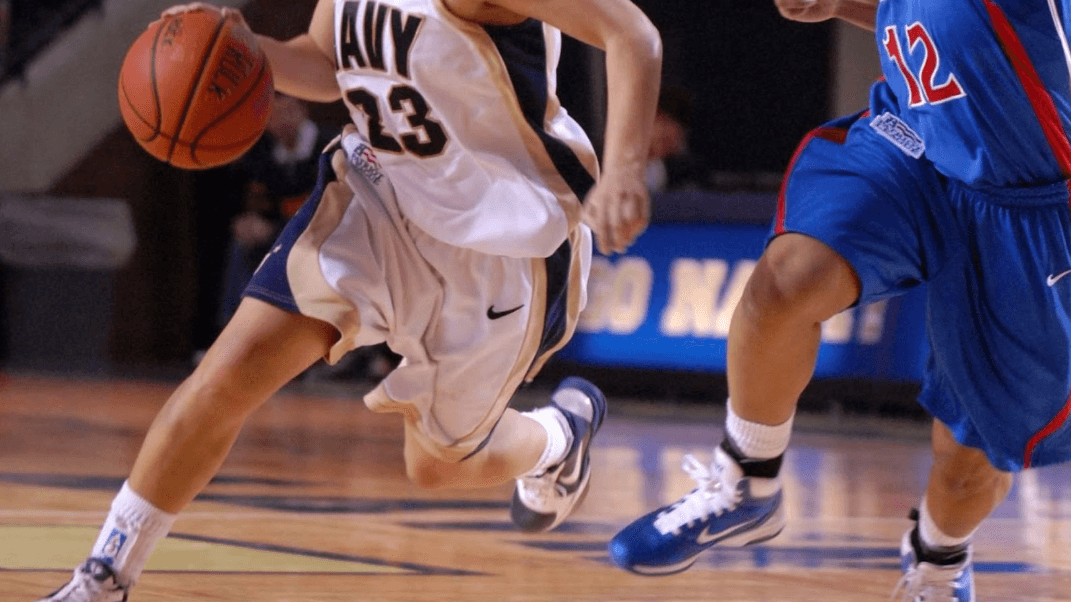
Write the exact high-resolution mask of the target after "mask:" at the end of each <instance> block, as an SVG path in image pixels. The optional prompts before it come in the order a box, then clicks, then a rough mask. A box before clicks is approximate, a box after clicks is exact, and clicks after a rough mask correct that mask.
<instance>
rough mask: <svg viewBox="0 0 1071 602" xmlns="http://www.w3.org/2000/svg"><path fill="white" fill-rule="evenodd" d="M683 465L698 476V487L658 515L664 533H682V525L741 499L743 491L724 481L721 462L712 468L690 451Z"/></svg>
mask: <svg viewBox="0 0 1071 602" xmlns="http://www.w3.org/2000/svg"><path fill="white" fill-rule="evenodd" d="M681 467H682V468H683V469H684V472H686V473H688V476H690V477H692V479H694V480H695V482H696V488H695V489H693V490H692V492H691V493H689V494H688V495H686V496H684V498H682V499H681V500H680V501H679V502H677V504H676V505H674V506H673V507H671V508H669V509H668V510H666V511H665V512H663V513H662V514H660V515H658V518H656V519H655V521H654V527H655V529H658V532H659V533H662V534H663V535H665V534H666V533H674V534H675V533H678V532H679V531H680V529H681V527H690V526H692V525H693V524H695V522H696V521H701V520H704V519H706V518H707V517H708V516H710V515H711V514H713V515H714V516H720V515H721V514H722V513H723V512H725V511H727V510H732V509H734V508H736V506H737V504H739V503H740V493H739V492H738V491H737V490H736V487H730V486H727V485H726V484H724V483H722V479H721V477H722V472H723V470H722V467H721V466H720V465H718V464H713V465H711V466H710V467H709V468H708V467H707V466H706V465H704V464H702V463H701V462H700V461H699V460H697V459H696V458H695V456H693V455H692V454H687V455H686V456H684V460H683V461H682V462H681Z"/></svg>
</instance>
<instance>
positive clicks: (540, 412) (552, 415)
mask: <svg viewBox="0 0 1071 602" xmlns="http://www.w3.org/2000/svg"><path fill="white" fill-rule="evenodd" d="M521 414H522V415H523V416H527V417H528V418H531V419H532V420H535V421H536V422H538V423H539V424H540V425H541V426H542V427H543V429H544V430H545V431H547V445H546V447H544V448H543V454H542V455H540V456H539V461H538V462H536V465H535V466H533V467H532V469H531V470H529V471H528V472H527V473H525V474H524V475H523V476H539V475H541V474H543V473H544V472H546V470H547V469H548V468H550V467H551V466H553V465H555V464H557V463H558V462H560V461H561V460H562V458H564V457H565V454H566V453H567V452H568V451H569V447H570V446H571V445H572V444H573V441H572V439H573V437H572V431H570V430H569V423H568V422H567V421H566V420H565V416H563V415H562V413H561V411H559V410H558V409H557V408H554V407H550V406H546V407H542V408H537V409H535V410H532V411H530V412H522V413H521Z"/></svg>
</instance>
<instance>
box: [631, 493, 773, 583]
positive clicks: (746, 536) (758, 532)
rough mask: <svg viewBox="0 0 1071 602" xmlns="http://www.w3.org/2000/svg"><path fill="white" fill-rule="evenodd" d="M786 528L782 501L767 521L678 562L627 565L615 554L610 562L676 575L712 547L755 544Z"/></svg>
mask: <svg viewBox="0 0 1071 602" xmlns="http://www.w3.org/2000/svg"><path fill="white" fill-rule="evenodd" d="M771 528H772V529H773V530H772V531H771V530H770V529H771ZM784 529H785V506H784V503H783V501H782V503H781V504H778V506H777V508H776V509H775V510H774V511H773V512H772V513H771V514H770V516H768V517H767V518H766V520H765V521H763V522H762V523H760V524H759V525H757V526H756V528H755V529H746V530H744V531H743V532H741V533H739V534H737V535H730V536H728V537H725V538H723V539H719V540H717V541H715V542H714V543H713V544H711V545H710V546H708V547H706V548H703V549H702V550H699V551H698V552H696V554H695V556H692V557H691V558H688V559H686V560H684V561H682V562H679V563H677V564H672V565H668V566H647V565H632V566H627V565H624V564H618V563H617V562H615V561H614V558H613V556H612V555H611V556H610V562H611V563H612V564H613V565H614V566H617V567H620V568H623V569H625V570H626V571H629V572H630V573H635V574H637V575H643V576H645V577H662V576H666V575H676V574H677V573H681V572H684V571H686V570H688V569H689V568H690V567H691V566H692V565H693V564H695V562H696V560H697V559H698V558H699V556H700V554H702V553H703V552H706V551H707V550H709V549H711V548H742V547H745V546H751V545H755V544H760V543H765V542H767V541H770V540H771V539H773V538H775V537H777V536H778V535H780V534H781V532H782V531H784Z"/></svg>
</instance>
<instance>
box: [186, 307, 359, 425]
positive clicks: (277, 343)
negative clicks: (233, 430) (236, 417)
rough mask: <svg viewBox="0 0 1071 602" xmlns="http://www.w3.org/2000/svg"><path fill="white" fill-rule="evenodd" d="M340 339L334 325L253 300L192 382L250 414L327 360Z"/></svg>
mask: <svg viewBox="0 0 1071 602" xmlns="http://www.w3.org/2000/svg"><path fill="white" fill-rule="evenodd" d="M337 338H338V332H337V331H336V330H335V328H334V327H332V326H331V325H330V324H327V323H325V322H322V321H320V320H316V319H314V318H309V317H307V316H302V315H300V314H296V313H293V312H289V311H286V310H284V309H280V308H278V307H275V306H273V305H270V304H268V303H265V302H263V301H260V300H259V299H254V298H249V297H247V298H245V299H243V300H242V302H241V304H240V305H239V306H238V310H237V311H236V312H235V314H234V317H233V318H232V319H231V320H230V321H229V322H228V323H227V326H226V327H224V329H223V332H222V333H220V335H219V337H218V338H217V339H216V341H215V342H214V343H213V344H212V346H211V347H210V348H209V350H208V352H207V353H206V354H205V356H204V358H203V359H202V360H201V362H200V363H199V364H198V366H197V368H196V369H195V371H194V374H193V376H192V377H191V379H190V380H191V381H192V383H196V384H198V385H200V386H201V387H207V388H211V389H213V390H217V391H220V392H223V393H225V395H226V397H227V398H228V399H230V400H232V403H233V407H232V408H231V409H233V410H234V411H237V412H248V411H251V410H252V409H253V408H254V407H255V406H256V405H258V404H259V403H261V402H263V401H264V400H266V399H267V398H268V397H270V396H271V395H272V394H273V393H275V392H276V391H278V390H279V389H280V388H281V387H282V386H283V385H285V384H287V383H288V382H290V380H291V379H293V378H294V377H296V376H297V375H299V374H301V372H303V371H304V370H305V369H306V368H308V367H309V366H310V365H312V364H313V362H315V361H316V360H318V359H319V358H321V357H323V356H324V354H325V353H326V352H327V349H328V348H329V347H330V346H331V344H332V343H333V342H334V341H335V339H337Z"/></svg>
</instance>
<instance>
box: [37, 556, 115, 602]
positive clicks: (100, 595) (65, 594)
mask: <svg viewBox="0 0 1071 602" xmlns="http://www.w3.org/2000/svg"><path fill="white" fill-rule="evenodd" d="M127 593H128V592H127V588H126V587H123V586H122V585H119V583H118V581H116V578H115V571H113V570H112V567H110V566H108V564H107V563H105V562H104V561H103V560H101V559H99V558H89V559H87V560H86V561H85V562H84V563H82V564H81V566H79V567H78V568H76V569H75V570H74V576H73V577H71V580H70V581H69V582H67V584H66V585H64V586H63V587H61V588H59V589H58V590H56V591H54V592H52V593H51V594H49V595H47V596H45V597H44V598H41V599H40V600H38V601H37V602H126V599H127Z"/></svg>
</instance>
